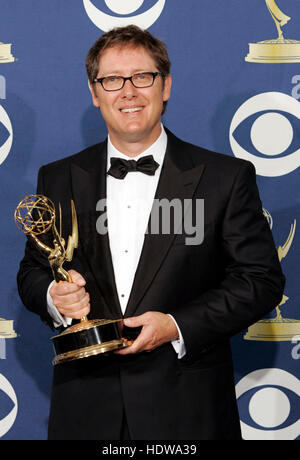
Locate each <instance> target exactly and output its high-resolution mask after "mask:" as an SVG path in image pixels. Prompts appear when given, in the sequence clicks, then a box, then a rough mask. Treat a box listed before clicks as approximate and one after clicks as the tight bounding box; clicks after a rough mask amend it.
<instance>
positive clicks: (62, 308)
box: [56, 293, 90, 319]
mask: <svg viewBox="0 0 300 460" xmlns="http://www.w3.org/2000/svg"><path fill="white" fill-rule="evenodd" d="M56 307H57V309H58V311H59V312H60V313H61V314H63V315H65V316H69V317H70V318H77V319H79V318H81V317H82V316H85V315H88V314H89V312H90V298H89V295H88V293H86V295H85V296H84V298H83V299H82V300H81V301H80V302H76V303H74V304H65V303H62V304H61V305H58V306H56Z"/></svg>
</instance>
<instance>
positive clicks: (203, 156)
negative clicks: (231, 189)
mask: <svg viewBox="0 0 300 460" xmlns="http://www.w3.org/2000/svg"><path fill="white" fill-rule="evenodd" d="M167 134H168V137H169V139H170V141H171V143H172V146H175V148H176V150H177V151H178V152H181V155H182V156H184V157H186V156H188V157H189V158H190V161H191V163H192V164H193V165H198V164H205V166H206V168H208V169H210V168H212V169H213V171H214V172H215V173H216V172H217V171H223V172H224V174H230V175H232V174H234V175H235V174H236V173H237V172H238V171H239V170H240V169H244V168H245V169H248V170H252V172H255V168H254V165H253V164H252V163H251V162H250V161H247V160H243V159H240V158H236V157H232V156H230V155H227V154H225V153H220V152H214V151H212V150H208V149H206V148H204V147H201V146H198V145H195V144H192V143H189V142H186V141H184V140H182V139H179V138H178V137H176V136H175V135H174V134H173V133H171V132H170V131H169V130H167Z"/></svg>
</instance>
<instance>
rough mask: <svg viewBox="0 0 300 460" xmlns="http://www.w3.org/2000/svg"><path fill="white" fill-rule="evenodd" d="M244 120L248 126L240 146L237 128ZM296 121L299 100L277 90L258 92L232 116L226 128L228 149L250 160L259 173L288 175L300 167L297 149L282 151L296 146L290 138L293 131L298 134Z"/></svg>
mask: <svg viewBox="0 0 300 460" xmlns="http://www.w3.org/2000/svg"><path fill="white" fill-rule="evenodd" d="M257 114H258V116H257V117H255V119H254V115H257ZM247 119H248V120H251V123H252V126H251V129H250V135H249V133H248V135H247V134H246V135H244V136H243V139H244V140H245V141H246V142H245V143H246V144H247V140H248V145H247V146H246V147H245V146H244V147H242V145H241V144H240V143H239V141H238V140H237V137H238V131H239V130H240V126H241V125H242V123H243V122H244V123H246V120H247ZM294 119H296V122H295V121H294ZM299 120H300V103H299V102H298V101H297V100H296V99H294V98H293V97H291V96H289V95H287V94H284V93H278V92H269V93H262V94H258V95H257V96H254V97H252V98H250V99H248V100H247V101H246V102H244V103H243V104H242V105H241V106H240V107H239V109H238V110H237V111H236V113H235V115H234V117H233V119H232V122H231V125H230V131H229V140H230V145H231V148H232V151H233V153H234V155H235V156H236V157H238V158H242V159H244V160H248V161H251V162H252V163H253V164H254V166H255V169H256V172H257V174H258V175H260V176H266V177H277V176H283V175H285V174H289V173H291V172H292V171H294V170H295V169H297V168H298V167H299V166H300V148H297V149H296V150H295V151H294V152H292V153H288V154H287V153H285V152H286V151H287V150H288V149H290V148H293V147H294V148H296V147H299V144H298V146H297V145H296V144H295V141H294V138H295V137H297V136H295V134H296V132H297V130H298V133H299ZM293 125H294V127H293ZM248 138H250V139H248ZM298 140H300V136H299V135H298ZM294 144H295V145H294ZM249 150H250V151H249Z"/></svg>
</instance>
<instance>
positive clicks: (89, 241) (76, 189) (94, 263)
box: [71, 142, 122, 318]
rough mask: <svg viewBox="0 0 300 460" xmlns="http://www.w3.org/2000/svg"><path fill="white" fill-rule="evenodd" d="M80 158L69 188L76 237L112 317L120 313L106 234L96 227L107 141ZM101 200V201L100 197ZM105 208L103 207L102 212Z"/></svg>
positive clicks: (103, 195) (74, 165) (73, 167)
mask: <svg viewBox="0 0 300 460" xmlns="http://www.w3.org/2000/svg"><path fill="white" fill-rule="evenodd" d="M94 149H95V151H93V152H91V153H90V155H88V154H87V155H86V157H85V158H83V161H77V162H76V161H73V163H72V164H71V177H72V190H73V197H74V202H75V208H76V212H77V214H78V216H79V218H78V222H79V239H80V243H81V245H82V248H83V251H84V253H85V257H86V259H87V261H88V264H89V266H90V269H91V272H92V273H93V275H94V278H95V280H96V283H97V284H98V288H99V290H100V292H101V293H102V296H103V299H104V301H105V306H104V307H105V310H106V311H107V312H109V313H108V314H109V315H110V316H111V317H113V318H120V317H122V311H121V307H120V303H119V298H118V295H117V290H116V285H115V278H114V271H113V265H112V259H111V253H110V248H109V238H108V234H107V233H106V234H105V235H100V234H99V233H98V232H97V230H96V224H97V219H99V217H100V216H101V214H99V212H98V211H96V206H97V203H99V200H105V199H106V165H107V143H106V142H104V143H103V144H99V145H98V146H95V147H94ZM102 203H103V201H102ZM105 211H106V209H104V208H102V212H105Z"/></svg>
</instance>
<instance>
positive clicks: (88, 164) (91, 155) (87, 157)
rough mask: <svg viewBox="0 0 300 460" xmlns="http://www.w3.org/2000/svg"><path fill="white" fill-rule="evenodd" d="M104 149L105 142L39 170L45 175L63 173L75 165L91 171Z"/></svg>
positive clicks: (43, 166)
mask: <svg viewBox="0 0 300 460" xmlns="http://www.w3.org/2000/svg"><path fill="white" fill-rule="evenodd" d="M105 147H106V141H104V142H100V143H98V144H95V145H91V146H89V147H87V148H85V149H83V150H81V151H80V152H78V153H75V154H73V155H69V156H67V157H64V158H61V159H59V160H56V161H53V162H50V163H47V164H45V165H42V166H41V168H40V170H43V173H46V174H47V173H53V172H59V171H65V170H66V169H68V168H69V167H70V165H71V164H72V163H74V164H77V165H78V166H81V167H82V168H84V169H91V168H92V166H93V164H94V163H95V160H96V159H97V158H99V156H100V155H101V154H104V153H105V151H106V150H105Z"/></svg>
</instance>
